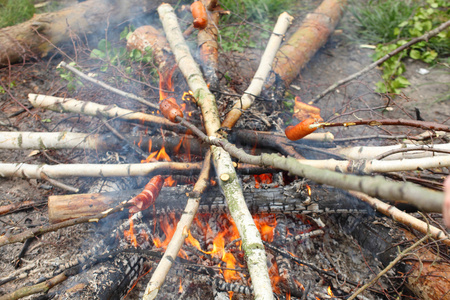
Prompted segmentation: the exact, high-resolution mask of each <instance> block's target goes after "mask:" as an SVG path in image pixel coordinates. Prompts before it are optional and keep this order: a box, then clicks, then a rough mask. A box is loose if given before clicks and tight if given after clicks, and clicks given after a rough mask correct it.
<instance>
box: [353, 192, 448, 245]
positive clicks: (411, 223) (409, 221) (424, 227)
mask: <svg viewBox="0 0 450 300" xmlns="http://www.w3.org/2000/svg"><path fill="white" fill-rule="evenodd" d="M350 194H352V195H354V196H355V197H357V198H359V199H361V200H362V201H364V202H366V203H369V204H370V206H372V207H373V208H374V209H375V210H377V211H379V212H381V213H382V214H384V215H386V216H388V217H390V218H391V219H393V220H395V221H397V222H399V223H402V224H404V225H406V226H408V227H411V228H413V229H415V230H417V231H419V232H421V233H423V234H427V233H428V230H429V234H430V236H431V237H432V238H433V239H436V240H439V241H442V242H443V243H444V244H446V245H447V246H450V237H449V236H448V235H447V234H446V233H445V232H443V231H442V230H440V229H438V228H436V227H434V226H431V225H428V224H427V223H425V222H423V221H420V220H419V219H417V218H414V217H413V216H411V215H409V214H407V213H405V212H403V211H401V210H399V209H398V208H396V207H395V206H392V205H389V204H387V203H384V202H382V201H380V200H378V199H377V198H373V197H370V196H368V195H366V194H364V193H360V192H355V191H350Z"/></svg>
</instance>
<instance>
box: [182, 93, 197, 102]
mask: <svg viewBox="0 0 450 300" xmlns="http://www.w3.org/2000/svg"><path fill="white" fill-rule="evenodd" d="M181 100H183V101H192V102H195V98H194V93H193V92H192V91H189V92H184V93H183V96H182V97H181Z"/></svg>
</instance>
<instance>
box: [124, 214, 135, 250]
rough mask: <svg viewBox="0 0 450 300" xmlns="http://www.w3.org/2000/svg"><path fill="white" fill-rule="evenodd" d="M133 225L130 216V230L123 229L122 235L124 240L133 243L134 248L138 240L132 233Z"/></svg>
mask: <svg viewBox="0 0 450 300" xmlns="http://www.w3.org/2000/svg"><path fill="white" fill-rule="evenodd" d="M133 226H134V224H133V219H131V216H130V230H124V231H123V236H124V238H125V239H126V240H128V241H130V242H131V243H132V244H133V246H134V248H137V246H138V242H137V239H136V235H135V234H134V227H133Z"/></svg>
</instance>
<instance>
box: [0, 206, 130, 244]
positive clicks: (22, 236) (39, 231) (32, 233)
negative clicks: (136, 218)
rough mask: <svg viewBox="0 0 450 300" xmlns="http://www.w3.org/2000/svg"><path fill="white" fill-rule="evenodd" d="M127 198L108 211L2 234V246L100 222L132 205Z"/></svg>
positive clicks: (0, 242) (0, 241)
mask: <svg viewBox="0 0 450 300" xmlns="http://www.w3.org/2000/svg"><path fill="white" fill-rule="evenodd" d="M127 201H128V199H127V200H124V201H122V202H121V203H120V204H119V205H117V206H116V207H114V208H110V209H108V210H106V211H103V212H101V213H98V214H95V215H91V216H86V217H81V218H77V219H73V220H67V221H64V222H61V223H57V224H53V225H47V226H39V227H36V228H33V229H29V230H26V231H24V232H22V233H19V234H16V235H13V236H10V235H4V236H0V247H1V246H4V245H8V244H14V243H21V242H23V241H25V240H27V239H29V238H32V237H36V236H40V235H43V234H44V233H48V232H52V231H56V230H59V229H61V228H66V227H70V226H74V225H78V224H82V223H92V222H98V221H99V220H101V219H103V218H106V217H107V216H109V215H111V214H114V213H116V212H119V211H122V210H123V209H125V208H126V207H128V206H130V204H128V203H127Z"/></svg>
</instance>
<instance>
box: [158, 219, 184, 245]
mask: <svg viewBox="0 0 450 300" xmlns="http://www.w3.org/2000/svg"><path fill="white" fill-rule="evenodd" d="M169 217H170V219H172V222H170V223H169V218H168V217H167V216H161V218H160V220H159V223H160V226H161V229H162V231H163V232H164V234H165V236H166V238H165V239H164V241H163V242H161V240H160V239H159V238H158V237H156V238H154V239H153V244H154V245H155V247H157V248H163V249H166V247H167V245H169V242H170V240H171V239H172V237H173V235H174V233H175V229H176V227H177V223H178V221H177V220H176V219H175V215H174V214H170V215H169Z"/></svg>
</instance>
